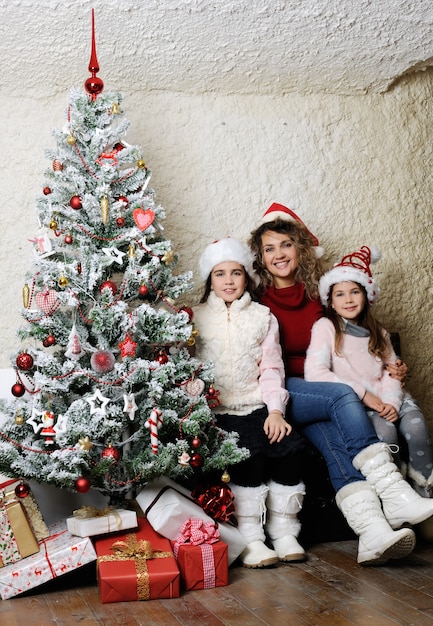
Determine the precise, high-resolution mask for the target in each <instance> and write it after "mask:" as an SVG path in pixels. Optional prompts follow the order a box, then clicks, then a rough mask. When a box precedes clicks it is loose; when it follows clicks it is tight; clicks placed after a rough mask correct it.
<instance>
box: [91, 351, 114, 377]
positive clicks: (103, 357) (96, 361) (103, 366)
mask: <svg viewBox="0 0 433 626" xmlns="http://www.w3.org/2000/svg"><path fill="white" fill-rule="evenodd" d="M114 363H115V358H114V355H113V353H112V352H110V351H109V350H98V351H97V352H94V353H93V354H92V356H91V357H90V365H91V366H92V369H94V370H95V372H98V374H105V373H106V372H111V370H112V369H113V367H114Z"/></svg>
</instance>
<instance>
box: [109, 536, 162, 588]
mask: <svg viewBox="0 0 433 626" xmlns="http://www.w3.org/2000/svg"><path fill="white" fill-rule="evenodd" d="M111 550H112V551H113V552H114V554H107V555H105V556H100V557H98V563H103V562H106V561H132V560H133V561H134V564H135V569H136V573H137V596H138V599H139V600H149V598H150V584H149V571H148V568H147V561H148V560H151V559H164V558H167V557H169V556H173V552H163V551H160V550H153V548H152V545H151V543H150V541H147V540H146V539H137V536H136V535H135V533H131V534H130V535H127V537H126V538H125V539H118V540H117V541H115V542H114V543H113V544H111Z"/></svg>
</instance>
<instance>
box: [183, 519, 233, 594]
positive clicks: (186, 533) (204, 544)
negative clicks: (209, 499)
mask: <svg viewBox="0 0 433 626" xmlns="http://www.w3.org/2000/svg"><path fill="white" fill-rule="evenodd" d="M219 537H220V532H219V529H218V524H216V523H212V522H203V520H201V519H198V518H194V517H193V518H191V519H189V520H187V521H186V522H185V523H184V525H183V526H182V528H181V532H180V535H179V537H177V539H176V541H175V542H173V551H174V555H175V557H176V560H177V564H178V566H179V570H180V578H181V584H182V587H183V588H184V589H185V591H191V590H193V589H212V588H213V587H225V586H226V585H228V577H229V566H228V551H227V544H226V543H224V542H223V541H220V540H219Z"/></svg>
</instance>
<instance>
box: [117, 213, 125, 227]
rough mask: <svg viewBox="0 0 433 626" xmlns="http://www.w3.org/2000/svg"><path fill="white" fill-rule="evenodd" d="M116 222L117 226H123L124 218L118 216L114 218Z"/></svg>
mask: <svg viewBox="0 0 433 626" xmlns="http://www.w3.org/2000/svg"><path fill="white" fill-rule="evenodd" d="M116 224H117V225H118V226H119V228H122V226H125V218H124V217H122V216H120V217H118V218H117V219H116Z"/></svg>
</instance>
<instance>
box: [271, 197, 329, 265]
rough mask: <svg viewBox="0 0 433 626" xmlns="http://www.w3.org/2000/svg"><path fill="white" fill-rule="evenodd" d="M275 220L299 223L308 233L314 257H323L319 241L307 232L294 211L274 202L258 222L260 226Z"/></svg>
mask: <svg viewBox="0 0 433 626" xmlns="http://www.w3.org/2000/svg"><path fill="white" fill-rule="evenodd" d="M277 219H280V220H284V221H286V222H287V221H288V222H299V223H300V224H302V226H303V227H304V228H305V230H306V231H307V232H308V234H309V235H310V237H311V239H312V241H313V243H314V249H315V252H316V256H317V257H318V258H320V257H321V256H323V248H321V247H320V246H319V240H318V239H317V237H316V236H315V235H313V233H312V232H311V231H310V230H308V228H307V227H306V226H305V224H304V222H303V221H302V220H301V218H300V217H299V216H298V215H296V213H295V212H294V211H292V209H289V208H287V207H286V206H284V205H282V204H278V203H276V202H274V203H273V204H271V206H270V207H269V209H268V210H267V211H265V213H264V214H263V217H262V219H261V221H260V223H261V224H266V223H268V222H273V221H275V220H277Z"/></svg>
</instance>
